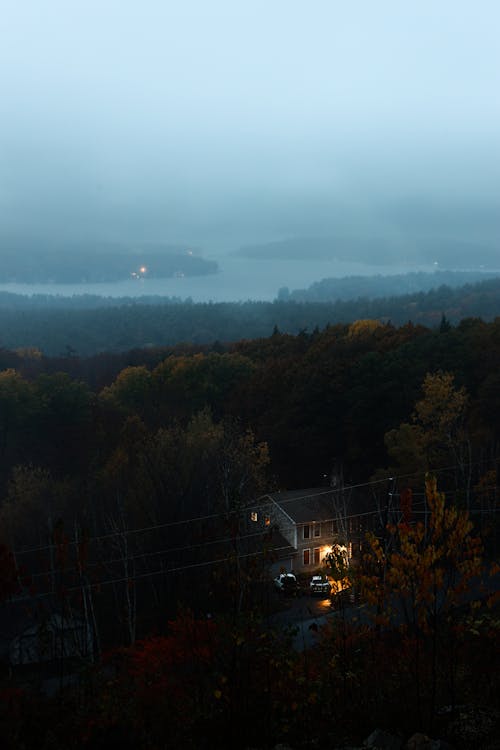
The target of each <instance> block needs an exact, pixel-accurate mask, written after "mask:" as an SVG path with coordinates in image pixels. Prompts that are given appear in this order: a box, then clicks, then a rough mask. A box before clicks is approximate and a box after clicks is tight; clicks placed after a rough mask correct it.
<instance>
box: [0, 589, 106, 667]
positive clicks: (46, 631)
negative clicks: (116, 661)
mask: <svg viewBox="0 0 500 750" xmlns="http://www.w3.org/2000/svg"><path fill="white" fill-rule="evenodd" d="M93 650H94V638H93V633H92V632H91V630H90V628H89V627H87V626H86V624H85V623H84V622H83V620H81V619H79V618H77V617H74V616H71V615H67V616H65V617H64V618H63V617H62V616H61V614H60V613H59V612H56V611H50V610H48V609H47V608H45V609H41V608H38V607H31V606H29V605H26V604H22V605H21V604H20V603H19V602H16V601H13V602H4V603H3V604H2V606H1V608H0V661H2V662H3V663H4V664H10V665H12V666H16V665H21V664H23V665H28V664H31V665H35V664H41V663H42V662H55V661H59V660H60V659H61V658H63V659H68V658H80V659H81V658H84V659H87V658H91V657H92V655H93Z"/></svg>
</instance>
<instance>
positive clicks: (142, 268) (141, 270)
mask: <svg viewBox="0 0 500 750" xmlns="http://www.w3.org/2000/svg"><path fill="white" fill-rule="evenodd" d="M147 270H148V269H147V268H146V266H141V267H140V268H139V271H140V272H141V273H146V271H147Z"/></svg>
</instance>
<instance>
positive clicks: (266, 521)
mask: <svg viewBox="0 0 500 750" xmlns="http://www.w3.org/2000/svg"><path fill="white" fill-rule="evenodd" d="M264 524H265V525H266V526H270V525H271V516H265V518H264Z"/></svg>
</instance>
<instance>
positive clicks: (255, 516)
mask: <svg viewBox="0 0 500 750" xmlns="http://www.w3.org/2000/svg"><path fill="white" fill-rule="evenodd" d="M250 520H251V521H258V520H259V516H258V514H257V511H256V510H252V512H251V513H250Z"/></svg>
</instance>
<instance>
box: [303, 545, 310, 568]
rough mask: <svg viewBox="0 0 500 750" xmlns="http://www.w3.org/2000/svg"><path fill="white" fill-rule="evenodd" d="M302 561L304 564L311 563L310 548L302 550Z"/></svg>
mask: <svg viewBox="0 0 500 750" xmlns="http://www.w3.org/2000/svg"><path fill="white" fill-rule="evenodd" d="M302 562H303V563H304V565H310V564H311V550H310V549H305V550H303V552H302Z"/></svg>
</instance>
